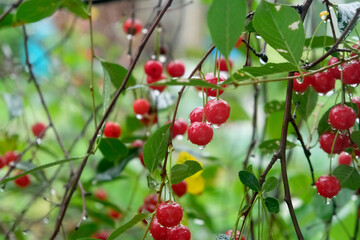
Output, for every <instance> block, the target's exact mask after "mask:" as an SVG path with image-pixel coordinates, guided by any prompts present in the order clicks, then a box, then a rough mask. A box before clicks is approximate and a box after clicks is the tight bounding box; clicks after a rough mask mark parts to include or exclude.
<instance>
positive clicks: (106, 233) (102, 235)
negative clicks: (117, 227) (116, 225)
mask: <svg viewBox="0 0 360 240" xmlns="http://www.w3.org/2000/svg"><path fill="white" fill-rule="evenodd" d="M109 236H110V232H109V231H106V230H100V231H98V232H96V233H94V234H92V235H91V237H92V238H96V239H100V240H106V239H108V237H109Z"/></svg>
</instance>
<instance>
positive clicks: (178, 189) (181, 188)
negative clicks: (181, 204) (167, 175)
mask: <svg viewBox="0 0 360 240" xmlns="http://www.w3.org/2000/svg"><path fill="white" fill-rule="evenodd" d="M171 188H172V190H173V191H174V193H175V194H176V196H178V197H182V196H183V195H184V194H185V193H186V189H187V184H186V182H185V180H183V181H182V182H180V183H178V184H173V185H172V186H171Z"/></svg>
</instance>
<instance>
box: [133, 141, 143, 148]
mask: <svg viewBox="0 0 360 240" xmlns="http://www.w3.org/2000/svg"><path fill="white" fill-rule="evenodd" d="M144 144H145V143H144V142H143V141H142V140H140V139H136V140H135V141H133V142H132V143H131V147H132V148H141V147H143V146H144Z"/></svg>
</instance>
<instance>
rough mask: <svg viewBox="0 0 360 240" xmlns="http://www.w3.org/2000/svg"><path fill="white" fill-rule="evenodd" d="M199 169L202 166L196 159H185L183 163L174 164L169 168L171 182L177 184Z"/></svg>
mask: <svg viewBox="0 0 360 240" xmlns="http://www.w3.org/2000/svg"><path fill="white" fill-rule="evenodd" d="M200 170H202V167H201V165H200V164H199V163H198V162H197V161H191V160H187V161H185V162H184V163H183V164H175V165H174V166H173V167H172V168H171V170H170V176H171V183H172V184H178V183H180V182H182V181H183V180H184V179H185V178H188V177H191V176H192V175H194V174H195V173H197V172H199V171H200Z"/></svg>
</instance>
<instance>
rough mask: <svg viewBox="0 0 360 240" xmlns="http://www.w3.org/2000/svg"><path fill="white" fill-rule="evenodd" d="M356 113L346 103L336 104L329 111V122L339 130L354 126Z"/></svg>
mask: <svg viewBox="0 0 360 240" xmlns="http://www.w3.org/2000/svg"><path fill="white" fill-rule="evenodd" d="M355 121H356V113H355V111H354V109H352V108H351V107H348V106H346V105H336V106H334V107H333V108H332V109H331V110H330V112H329V124H330V125H331V126H332V127H333V128H335V129H338V130H345V129H349V128H351V127H352V126H354V124H355Z"/></svg>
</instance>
